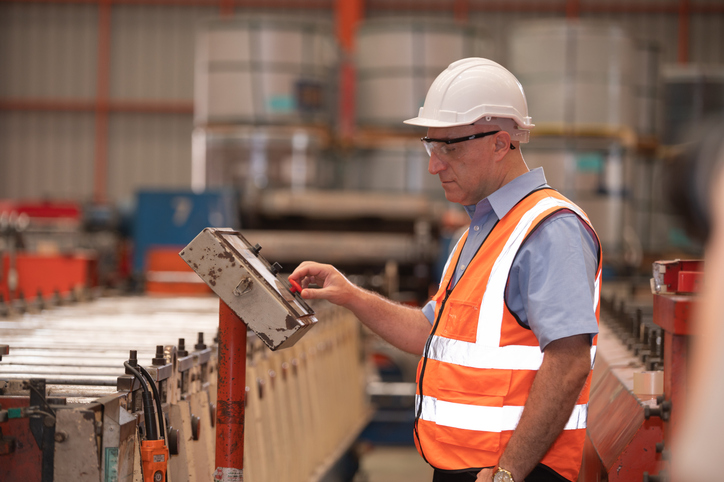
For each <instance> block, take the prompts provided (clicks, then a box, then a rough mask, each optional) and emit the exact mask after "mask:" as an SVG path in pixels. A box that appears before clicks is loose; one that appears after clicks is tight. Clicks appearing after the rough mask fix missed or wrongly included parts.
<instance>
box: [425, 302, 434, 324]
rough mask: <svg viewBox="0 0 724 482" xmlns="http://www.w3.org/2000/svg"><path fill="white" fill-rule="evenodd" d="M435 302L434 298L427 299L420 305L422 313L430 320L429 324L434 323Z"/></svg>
mask: <svg viewBox="0 0 724 482" xmlns="http://www.w3.org/2000/svg"><path fill="white" fill-rule="evenodd" d="M436 305H437V303H435V301H434V300H430V301H428V302H427V303H426V304H425V306H423V307H422V314H423V315H425V316H426V317H427V321H429V322H430V324H431V325H432V324H434V323H435V306H436Z"/></svg>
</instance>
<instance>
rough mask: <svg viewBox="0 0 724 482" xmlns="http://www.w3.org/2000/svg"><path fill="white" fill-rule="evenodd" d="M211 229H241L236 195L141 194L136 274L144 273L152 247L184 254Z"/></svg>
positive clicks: (136, 228) (138, 199) (135, 225)
mask: <svg viewBox="0 0 724 482" xmlns="http://www.w3.org/2000/svg"><path fill="white" fill-rule="evenodd" d="M208 227H213V228H221V227H227V228H233V229H239V227H240V226H239V203H238V194H237V192H236V191H234V190H231V189H218V190H213V191H204V192H202V193H194V192H192V191H190V190H189V191H186V190H177V191H156V190H153V191H151V190H143V191H139V192H138V194H137V196H136V211H135V216H134V222H133V243H134V248H133V272H134V274H137V275H138V274H140V273H142V272H143V271H144V268H145V263H146V253H147V252H148V249H149V248H150V247H152V246H168V247H171V246H174V247H178V248H179V250H181V249H182V248H183V247H184V246H186V245H187V244H188V243H189V242H191V240H192V239H194V237H196V235H197V234H199V232H201V231H202V230H203V229H204V228H208Z"/></svg>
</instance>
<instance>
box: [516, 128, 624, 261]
mask: <svg viewBox="0 0 724 482" xmlns="http://www.w3.org/2000/svg"><path fill="white" fill-rule="evenodd" d="M533 119H534V120H535V117H533ZM521 152H522V153H523V156H524V157H525V160H526V163H527V164H528V167H529V168H531V169H534V168H536V167H543V169H544V170H545V174H546V180H547V181H548V184H549V185H550V186H551V187H553V188H555V189H556V190H558V191H560V192H561V193H562V194H563V195H565V196H567V197H568V198H569V199H571V200H572V201H573V202H575V203H576V204H578V205H579V206H580V207H581V208H582V209H583V210H584V211H585V212H586V213H587V214H588V216H589V218H590V219H591V222H592V223H593V227H594V228H595V229H596V232H597V233H598V236H599V237H600V239H601V243H602V245H603V250H604V253H605V256H606V259H607V260H608V261H607V262H609V263H614V264H615V263H616V262H617V261H619V260H620V259H621V257H622V255H623V253H624V243H625V234H626V232H627V228H626V227H627V226H631V224H632V222H633V221H632V218H631V217H632V206H631V187H632V186H631V182H632V181H631V179H632V177H633V172H632V169H633V162H632V159H631V153H630V151H629V150H628V149H627V147H626V146H625V145H623V144H621V142H620V141H618V140H616V139H609V138H605V137H592V138H584V137H578V138H574V137H568V138H566V137H554V136H544V137H534V138H532V139H531V142H530V143H529V144H526V145H525V146H524V147H522V149H521Z"/></svg>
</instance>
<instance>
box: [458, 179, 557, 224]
mask: <svg viewBox="0 0 724 482" xmlns="http://www.w3.org/2000/svg"><path fill="white" fill-rule="evenodd" d="M545 186H547V184H546V176H545V173H544V172H543V168H542V167H538V168H536V169H533V170H532V171H528V172H526V173H525V174H523V175H521V176H518V177H516V178H515V179H513V180H512V181H510V182H509V183H508V184H506V185H505V186H503V187H501V188H500V189H498V190H497V191H495V192H494V193H493V194H491V195H490V196H488V197H486V198H485V199H483V200H481V201H480V202H478V203H477V204H471V205H469V206H465V211H466V212H467V213H468V216H470V219H472V220H474V219H476V217H477V218H480V216H485V215H486V214H487V213H488V212H489V211H490V210H491V209H492V211H493V212H494V213H495V215H496V216H497V218H498V219H503V217H504V216H505V215H506V214H508V211H510V210H511V209H513V206H515V205H516V204H518V203H519V202H520V200H521V199H523V198H524V197H526V196H527V195H528V194H529V193H530V192H531V191H534V190H536V189H540V188H542V187H545ZM476 214H477V215H478V216H476Z"/></svg>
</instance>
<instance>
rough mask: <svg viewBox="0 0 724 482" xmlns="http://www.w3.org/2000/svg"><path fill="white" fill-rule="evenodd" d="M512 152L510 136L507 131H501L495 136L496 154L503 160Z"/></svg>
mask: <svg viewBox="0 0 724 482" xmlns="http://www.w3.org/2000/svg"><path fill="white" fill-rule="evenodd" d="M509 150H510V134H509V133H507V132H505V131H500V132H498V133H497V134H495V152H496V154H501V156H500V158H501V159H502V158H503V156H505V155H506V154H507V153H508V151H509Z"/></svg>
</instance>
